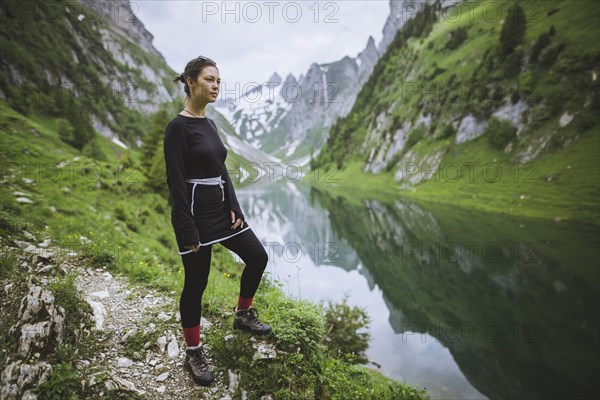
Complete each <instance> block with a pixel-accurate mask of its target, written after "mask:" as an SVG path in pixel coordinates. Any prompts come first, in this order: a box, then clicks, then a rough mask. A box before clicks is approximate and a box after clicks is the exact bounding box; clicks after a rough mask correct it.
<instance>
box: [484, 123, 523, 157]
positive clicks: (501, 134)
mask: <svg viewBox="0 0 600 400" xmlns="http://www.w3.org/2000/svg"><path fill="white" fill-rule="evenodd" d="M485 135H486V136H487V137H488V140H489V142H490V144H491V145H492V147H493V148H495V149H497V150H502V149H503V148H504V147H506V145H507V144H508V142H510V141H511V140H513V139H516V138H517V128H515V127H514V126H513V125H512V124H511V123H510V122H509V121H506V120H501V119H498V118H496V117H492V118H491V119H490V123H489V125H488V126H487V128H486V130H485Z"/></svg>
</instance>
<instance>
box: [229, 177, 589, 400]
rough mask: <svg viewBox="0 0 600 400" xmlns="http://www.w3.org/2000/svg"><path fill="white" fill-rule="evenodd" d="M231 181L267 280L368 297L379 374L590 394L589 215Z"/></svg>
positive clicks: (535, 394)
mask: <svg viewBox="0 0 600 400" xmlns="http://www.w3.org/2000/svg"><path fill="white" fill-rule="evenodd" d="M236 192H237V194H238V198H239V200H240V204H241V205H242V208H243V210H244V213H245V215H246V219H247V221H248V223H249V225H250V226H251V227H252V229H253V230H254V232H255V233H256V235H257V236H258V238H259V239H260V240H261V241H262V242H263V244H264V245H265V248H266V249H267V251H268V253H269V264H268V266H267V272H268V275H267V276H269V279H272V280H273V279H277V280H278V281H279V282H281V283H283V286H282V290H283V291H284V292H285V293H286V294H288V295H290V296H293V297H296V298H302V299H309V300H311V301H314V302H317V303H318V302H321V301H327V300H333V301H335V302H341V301H342V300H343V299H344V297H345V296H348V303H349V304H351V305H356V306H360V307H362V308H364V309H365V310H366V311H367V312H368V314H369V316H370V317H371V323H370V325H369V333H370V335H371V342H370V347H369V349H368V350H367V352H366V354H367V357H368V358H369V359H370V360H372V361H374V362H375V363H377V364H379V365H380V369H379V370H380V371H381V372H382V373H383V374H384V375H386V376H388V377H390V378H392V379H395V380H397V381H401V382H406V383H409V384H411V385H415V386H418V387H421V388H425V389H426V390H427V391H428V392H429V394H430V395H431V397H432V398H434V399H441V398H443V399H482V398H493V399H495V398H510V399H518V398H523V399H525V398H527V399H531V398H582V397H590V398H597V397H598V395H599V389H598V387H599V385H598V372H599V366H598V365H599V358H598V353H599V337H598V336H599V331H598V327H599V318H598V304H599V296H598V286H599V282H600V279H599V278H600V275H599V270H598V265H600V254H599V251H600V250H599V249H600V229H599V227H597V226H592V225H580V224H573V223H565V222H560V223H556V222H553V221H539V220H528V219H524V218H516V217H509V216H506V215H502V214H487V213H479V212H473V211H469V210H461V209H459V208H456V207H446V206H438V205H436V206H427V207H426V206H424V205H420V204H417V203H415V202H413V201H409V200H405V199H401V198H398V199H397V200H395V201H394V202H391V203H389V202H388V203H386V202H383V201H380V200H377V199H371V200H364V201H360V202H359V201H356V200H354V201H352V202H350V201H348V199H345V198H341V197H333V196H332V195H330V194H327V193H323V192H319V191H317V190H315V189H314V188H312V187H311V186H310V185H309V184H307V183H305V182H296V183H292V182H289V181H288V182H286V181H284V180H279V181H276V182H267V183H262V184H261V183H257V184H254V185H252V186H251V187H249V188H245V189H239V190H236ZM370 367H371V368H375V369H377V367H376V366H375V364H370Z"/></svg>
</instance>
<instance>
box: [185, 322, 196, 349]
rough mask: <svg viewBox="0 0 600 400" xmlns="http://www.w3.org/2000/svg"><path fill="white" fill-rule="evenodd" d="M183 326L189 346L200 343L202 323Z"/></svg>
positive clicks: (186, 342)
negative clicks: (190, 326)
mask: <svg viewBox="0 0 600 400" xmlns="http://www.w3.org/2000/svg"><path fill="white" fill-rule="evenodd" d="M182 328H183V338H184V339H185V344H186V345H187V346H188V347H195V346H199V345H200V324H198V326H195V327H193V328H185V327H182Z"/></svg>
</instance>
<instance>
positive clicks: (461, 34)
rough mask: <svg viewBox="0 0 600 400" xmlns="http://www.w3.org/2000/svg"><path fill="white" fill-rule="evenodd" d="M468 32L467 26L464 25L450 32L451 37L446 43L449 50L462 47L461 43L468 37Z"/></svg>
mask: <svg viewBox="0 0 600 400" xmlns="http://www.w3.org/2000/svg"><path fill="white" fill-rule="evenodd" d="M468 36H469V35H468V33H467V30H466V29H465V28H463V27H462V26H461V27H460V28H458V29H455V30H453V31H452V32H450V39H449V40H448V42H447V43H446V49H448V50H456V49H458V48H459V47H460V45H461V44H463V42H464V41H465V40H467V38H468Z"/></svg>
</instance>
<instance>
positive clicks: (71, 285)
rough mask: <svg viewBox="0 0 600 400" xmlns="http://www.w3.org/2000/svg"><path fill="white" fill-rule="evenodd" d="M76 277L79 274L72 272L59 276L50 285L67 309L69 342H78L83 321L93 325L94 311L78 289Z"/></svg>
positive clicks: (66, 336) (66, 340)
mask: <svg viewBox="0 0 600 400" xmlns="http://www.w3.org/2000/svg"><path fill="white" fill-rule="evenodd" d="M76 278H77V274H76V273H74V272H70V273H68V274H67V275H65V276H58V277H57V278H56V279H55V280H54V281H53V282H51V283H50V286H49V287H50V290H52V292H53V293H54V296H55V297H56V304H57V305H59V306H60V307H62V308H63V309H64V310H65V338H64V339H65V340H64V341H65V343H68V344H76V343H77V341H78V338H79V332H80V329H81V327H80V324H81V323H84V324H85V325H87V326H88V327H91V326H92V320H91V315H92V313H93V311H92V308H91V307H90V305H89V304H88V303H87V302H86V301H85V300H84V298H83V296H82V295H81V292H79V290H77V285H76V283H75V279H76Z"/></svg>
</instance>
